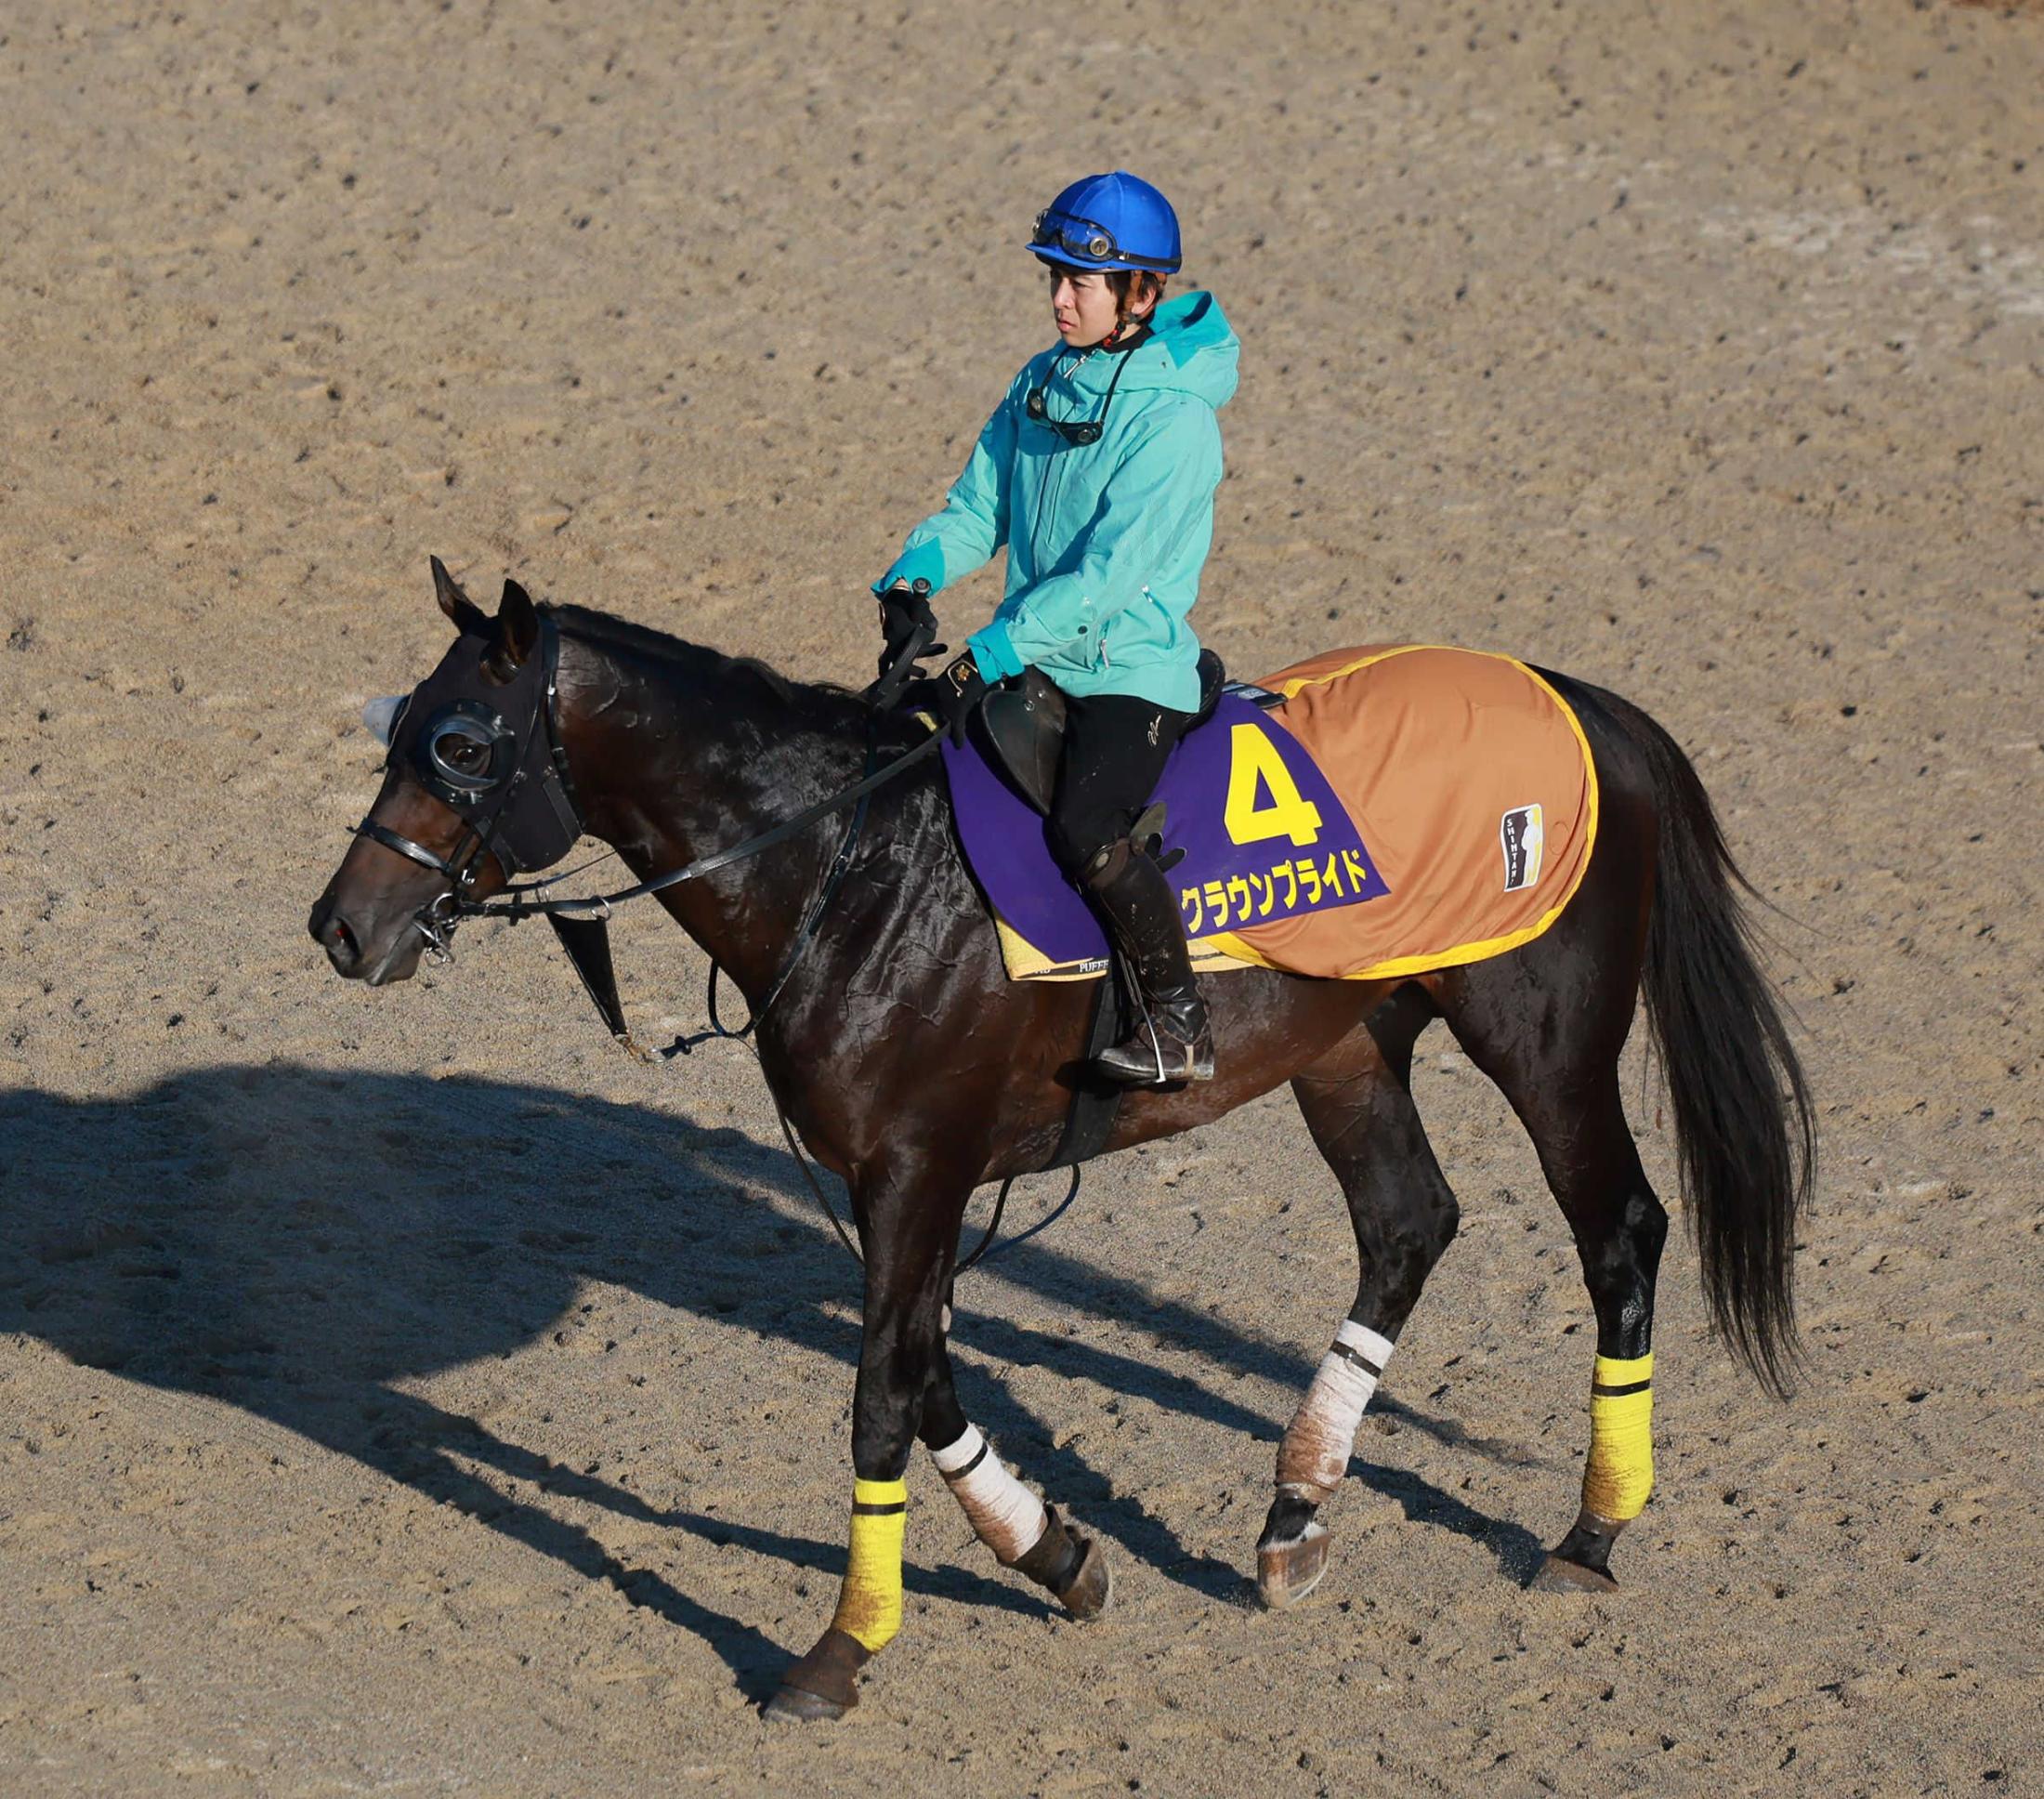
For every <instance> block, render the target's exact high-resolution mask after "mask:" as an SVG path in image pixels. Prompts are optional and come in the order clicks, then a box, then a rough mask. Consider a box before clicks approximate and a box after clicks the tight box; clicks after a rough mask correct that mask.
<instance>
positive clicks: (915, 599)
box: [869, 581, 945, 703]
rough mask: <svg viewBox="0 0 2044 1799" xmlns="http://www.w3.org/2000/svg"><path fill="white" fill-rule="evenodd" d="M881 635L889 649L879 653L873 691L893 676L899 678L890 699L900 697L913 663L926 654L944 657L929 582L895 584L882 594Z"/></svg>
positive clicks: (913, 671)
mask: <svg viewBox="0 0 2044 1799" xmlns="http://www.w3.org/2000/svg"><path fill="white" fill-rule="evenodd" d="M880 634H881V637H883V638H884V641H885V643H886V646H887V647H886V648H885V649H884V650H882V651H881V652H880V671H879V679H878V680H876V681H875V682H874V684H873V688H872V689H869V691H870V692H872V691H877V690H878V689H880V688H881V687H882V686H883V685H884V683H885V682H886V680H887V677H888V676H890V675H892V676H897V677H898V678H897V679H896V681H895V684H894V688H893V689H892V691H891V692H890V694H889V696H888V698H889V703H891V702H892V700H893V699H894V698H896V697H898V695H899V693H900V689H901V687H902V685H903V684H904V683H906V682H907V681H908V680H909V678H910V676H911V675H913V674H914V673H915V669H914V664H915V663H918V662H920V661H921V660H922V659H923V658H924V656H941V655H942V654H943V653H944V650H945V646H944V645H943V644H940V643H938V642H937V641H936V638H937V614H936V613H935V612H933V611H930V584H929V583H928V582H927V581H918V582H917V583H916V584H915V585H914V586H912V587H909V586H900V585H897V586H893V587H890V588H888V589H887V591H886V592H885V593H884V594H882V595H881V596H880Z"/></svg>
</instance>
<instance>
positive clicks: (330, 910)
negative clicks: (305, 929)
mask: <svg viewBox="0 0 2044 1799" xmlns="http://www.w3.org/2000/svg"><path fill="white" fill-rule="evenodd" d="M308 926H309V928H310V929H311V932H312V935H313V937H314V938H316V939H318V941H319V943H320V946H321V948H322V949H323V950H325V952H326V953H327V957H328V959H329V960H330V961H331V962H332V963H333V964H334V966H335V967H336V968H340V969H347V968H351V967H353V966H354V965H355V964H356V963H357V962H359V961H360V959H361V946H360V944H359V943H357V942H356V940H355V933H354V932H353V931H351V930H349V929H348V927H347V920H346V919H344V918H343V917H342V916H341V914H340V912H339V910H338V908H336V907H335V906H334V904H333V903H332V902H331V901H329V900H323V899H322V900H321V902H320V904H319V905H317V906H315V907H314V908H313V910H312V916H311V918H310V919H309V920H308Z"/></svg>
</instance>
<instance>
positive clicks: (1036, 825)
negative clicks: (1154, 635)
mask: <svg viewBox="0 0 2044 1799" xmlns="http://www.w3.org/2000/svg"><path fill="white" fill-rule="evenodd" d="M1259 686H1261V687H1262V688H1264V689H1268V690H1269V691H1270V692H1273V693H1275V694H1277V695H1278V696H1279V703H1277V705H1276V706H1275V707H1273V708H1271V709H1268V710H1266V709H1264V707H1261V706H1258V705H1256V704H1254V703H1251V701H1249V700H1247V699H1245V698H1242V697H1240V695H1238V694H1237V693H1233V692H1231V693H1229V694H1227V695H1225V696H1224V698H1223V699H1222V702H1221V704H1220V705H1219V707H1217V708H1216V710H1215V713H1214V716H1213V717H1212V720H1210V721H1209V722H1208V723H1207V724H1206V725H1204V726H1202V727H1201V728H1200V729H1199V730H1197V731H1194V732H1193V733H1191V734H1190V735H1189V736H1187V737H1186V739H1185V741H1184V742H1181V743H1180V744H1179V745H1178V747H1177V749H1176V750H1174V751H1173V755H1172V757H1171V760H1170V762H1169V763H1168V764H1167V766H1166V768H1165V771H1164V776H1163V780H1162V781H1161V782H1160V784H1159V787H1158V793H1157V797H1158V798H1159V799H1160V800H1162V801H1163V802H1164V805H1165V807H1166V813H1167V819H1166V827H1165V832H1164V847H1165V852H1166V855H1167V857H1168V856H1169V854H1170V852H1171V851H1173V850H1175V849H1182V850H1184V851H1185V852H1186V853H1185V856H1184V859H1183V860H1181V861H1179V862H1178V863H1177V864H1176V865H1175V866H1174V867H1173V869H1172V870H1171V875H1170V878H1171V881H1172V883H1173V888H1174V889H1175V891H1176V892H1177V895H1178V899H1179V904H1180V908H1181V914H1182V916H1183V918H1184V921H1185V924H1186V936H1187V938H1188V939H1189V940H1190V943H1191V947H1192V952H1193V963H1194V965H1195V966H1196V967H1198V968H1199V969H1200V970H1201V972H1203V973H1207V972H1215V971H1218V970H1220V969H1223V968H1227V967H1243V966H1249V965H1260V966H1264V967H1272V968H1282V969H1285V970H1287V971H1289V972H1291V973H1294V974H1301V975H1315V976H1320V977H1332V978H1345V979H1352V980H1373V979H1386V978H1395V977H1399V976H1405V975H1413V974H1422V973H1424V972H1426V971H1427V970H1429V969H1433V968H1444V967H1449V966H1453V965H1457V964H1460V963H1466V962H1476V961H1480V960H1482V959H1483V958H1484V957H1486V956H1492V955H1499V954H1501V953H1503V952H1505V951H1507V950H1511V949H1515V948H1516V947H1517V946H1518V945H1520V944H1522V943H1526V942H1528V941H1530V940H1531V939H1534V938H1536V937H1538V936H1539V935H1540V933H1541V932H1542V931H1544V930H1546V929H1547V928H1548V926H1550V925H1552V924H1553V922H1554V920H1555V918H1557V917H1558V916H1559V915H1560V913H1561V911H1562V908H1563V907H1564V906H1565V905H1566V903H1567V902H1568V899H1570V898H1571V896H1573V894H1574V893H1575V890H1576V888H1577V886H1579V884H1580V882H1581V880H1582V876H1583V873H1584V872H1585V870H1586V869H1587V868H1588V867H1589V863H1590V853H1591V848H1592V844H1593V842H1594V840H1595V836H1596V817H1597V783H1596V770H1595V767H1594V765H1593V763H1592V760H1591V755H1590V746H1589V744H1588V742H1586V741H1585V740H1584V738H1583V735H1582V731H1581V728H1580V727H1579V725H1578V723H1577V721H1576V717H1575V715H1574V714H1573V713H1572V712H1571V711H1570V710H1569V709H1568V707H1567V705H1566V703H1565V702H1564V701H1563V700H1562V699H1561V697H1560V695H1558V694H1557V693H1556V692H1555V691H1554V690H1553V688H1551V687H1550V686H1549V685H1548V684H1547V682H1546V681H1544V680H1542V679H1541V678H1540V676H1539V675H1538V674H1536V673H1535V672H1534V671H1533V670H1532V669H1530V668H1528V667H1526V664H1525V663H1519V662H1515V661H1513V659H1512V658H1510V657H1507V656H1500V655H1493V654H1488V653H1486V652H1483V651H1477V650H1454V649H1445V648H1437V647H1433V646H1428V645H1412V644H1408V645H1394V646H1389V647H1381V648H1373V649H1358V650H1333V651H1330V652H1329V653H1327V654H1325V655H1321V656H1317V657H1315V658H1313V659H1312V660H1311V661H1309V662H1304V663H1298V664H1296V665H1294V666H1293V667H1291V668H1288V669H1285V670H1282V671H1281V672H1280V673H1278V674H1277V675H1273V676H1269V677H1268V678H1267V679H1265V680H1264V681H1262V682H1261V683H1259ZM944 762H945V768H946V769H947V771H948V773H949V775H950V781H951V792H952V799H953V802H954V807H955V811H956V815H957V818H958V829H959V835H960V838H961V841H962V842H963V847H964V850H965V855H966V860H967V861H968V862H969V864H970V865H971V867H972V870H973V873H974V875H975V877H976V879H977V880H978V882H979V885H980V887H981V889H982V891H983V892H984V893H985V895H986V897H987V899H988V901H989V907H990V909H991V910H992V912H993V913H994V917H995V921H996V924H997V926H998V927H999V929H1000V934H1001V944H1002V956H1003V958H1004V961H1005V964H1006V967H1007V971H1008V974H1009V975H1010V977H1011V978H1015V979H1035V980H1042V979H1051V980H1057V979H1063V980H1072V979H1084V978H1092V977H1094V976H1097V975H1098V974H1099V973H1101V972H1102V971H1103V970H1104V969H1105V968H1106V966H1107V939H1106V936H1105V934H1104V932H1103V931H1102V929H1101V927H1100V925H1099V922H1098V920H1097V919H1096V918H1095V917H1094V913H1093V911H1092V909H1091V908H1090V907H1089V906H1087V904H1086V903H1085V901H1084V900H1083V899H1081V897H1080V896H1079V895H1078V893H1076V892H1075V891H1074V890H1073V889H1072V887H1071V886H1069V885H1068V884H1067V883H1066V881H1065V880H1064V879H1063V877H1062V876H1061V875H1060V874H1059V873H1058V872H1057V869H1056V866H1055V863H1054V862H1053V860H1051V855H1050V850H1049V847H1048V846H1047V844H1046V843H1045V841H1044V836H1043V821H1042V819H1040V818H1039V817H1038V816H1037V815H1036V813H1035V812H1034V811H1033V810H1032V809H1031V808H1029V805H1028V804H1027V802H1025V801H1024V800H1022V799H1021V798H1020V797H1019V796H1018V795H1017V794H1015V793H1014V792H1013V791H1012V790H1011V789H1010V788H1009V787H1008V785H1007V783H1006V782H1005V781H1004V780H1003V778H1002V776H1001V775H1000V774H998V773H996V772H995V771H994V770H993V769H991V768H989V767H988V766H987V764H986V763H985V762H984V761H983V760H982V759H981V757H980V755H979V754H978V752H977V751H976V749H974V748H972V747H970V746H968V747H966V748H965V749H963V750H959V749H956V748H953V747H951V746H950V745H947V746H946V748H945V751H944Z"/></svg>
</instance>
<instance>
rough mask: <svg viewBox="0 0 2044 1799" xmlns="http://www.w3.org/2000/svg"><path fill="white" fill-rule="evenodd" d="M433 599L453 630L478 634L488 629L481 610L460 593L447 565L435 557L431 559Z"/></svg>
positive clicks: (459, 587) (458, 586) (459, 586)
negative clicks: (447, 618) (476, 632)
mask: <svg viewBox="0 0 2044 1799" xmlns="http://www.w3.org/2000/svg"><path fill="white" fill-rule="evenodd" d="M433 597H434V598H435V599H437V600H439V603H440V611H443V612H445V613H446V614H447V616H448V617H449V618H451V619H452V620H453V622H454V628H455V630H457V631H478V632H480V631H487V630H488V629H489V628H490V621H489V620H488V619H487V618H485V617H484V616H483V614H482V609H481V608H480V607H479V606H478V605H477V604H476V603H475V601H474V600H472V599H470V598H469V597H468V596H467V595H466V594H465V593H463V592H462V590H461V584H460V583H459V582H457V581H456V580H455V579H454V577H453V576H452V575H451V574H449V573H448V571H447V564H446V563H444V562H442V561H441V560H440V558H439V557H437V556H436V557H434V558H433Z"/></svg>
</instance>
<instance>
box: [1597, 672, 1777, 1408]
mask: <svg viewBox="0 0 2044 1799" xmlns="http://www.w3.org/2000/svg"><path fill="white" fill-rule="evenodd" d="M1600 697H1603V696H1600ZM1611 697H1612V698H1615V696H1611ZM1609 709H1610V711H1611V713H1612V714H1613V716H1615V717H1616V719H1617V721H1618V724H1619V726H1620V728H1621V729H1623V730H1624V731H1625V733H1626V735H1627V736H1628V737H1630V738H1631V740H1632V742H1633V743H1634V744H1635V745H1636V746H1637V747H1638V749H1639V750H1640V752H1641V754H1642V755H1644V758H1645V762H1646V767H1647V771H1648V773H1649V775H1650V776H1651V778H1652V781H1653V786H1654V798H1655V802H1656V807H1657V810H1658V812H1659V815H1660V846H1659V851H1658V855H1657V864H1656V876H1655V886H1654V909H1653V913H1652V914H1651V917H1650V918H1649V921H1648V925H1647V939H1646V961H1645V966H1644V975H1643V984H1644V989H1645V996H1646V1016H1647V1020H1648V1022H1649V1024H1650V1025H1651V1026H1652V1027H1653V1031H1654V1037H1655V1041H1656V1042H1657V1044H1659V1046H1660V1053H1661V1060H1662V1064H1663V1067H1664V1068H1665V1070H1666V1072H1667V1079H1668V1090H1669V1096H1670V1097H1671V1100H1672V1102H1673V1105H1674V1112H1675V1137H1676V1144H1677V1149H1678V1152H1679V1163H1680V1168H1681V1174H1682V1186H1683V1191H1684V1194H1685V1195H1686V1197H1687V1199H1688V1202H1689V1216H1690V1221H1691V1229H1692V1231H1693V1232H1694V1234H1695V1237H1696V1241H1697V1253H1698V1256H1699V1258H1700V1260H1701V1262H1702V1264H1703V1287H1704V1294H1705V1297H1706V1298H1707V1300H1708V1301H1709V1304H1710V1316H1711V1320H1712V1321H1713V1323H1714V1324H1715V1325H1716V1326H1717V1329H1718V1331H1719V1333H1721V1334H1722V1335H1723V1336H1725V1337H1727V1338H1728V1339H1730V1341H1731V1343H1732V1344H1733V1346H1734V1347H1736V1349H1737V1351H1738V1353H1739V1355H1740V1357H1741V1359H1743V1360H1744V1361H1745V1362H1746V1363H1747V1365H1748V1366H1749V1368H1751V1369H1752V1371H1753V1372H1754V1374H1755V1375H1756V1376H1757V1377H1758V1378H1759V1380H1760V1382H1761V1384H1762V1385H1763V1386H1765V1387H1767V1388H1768V1389H1769V1390H1770V1391H1771V1392H1773V1393H1775V1394H1777V1395H1781V1396H1784V1397H1786V1395H1787V1393H1788V1386H1789V1377H1790V1376H1791V1374H1792V1373H1793V1372H1794V1370H1795V1367H1796V1364H1797V1362H1798V1361H1799V1360H1800V1359H1801V1352H1800V1350H1799V1348H1798V1346H1797V1344H1796V1340H1795V1296H1794V1278H1795V1268H1794V1255H1795V1230H1796V1215H1797V1213H1798V1212H1799V1210H1800V1209H1801V1208H1802V1205H1803V1204H1804V1202H1806V1201H1807V1199H1808V1197H1809V1192H1810V1182H1811V1176H1812V1174H1813V1172H1814V1169H1815V1161H1816V1124H1815V1119H1814V1117H1813V1115H1812V1112H1811V1108H1810V1091H1809V1087H1808V1085H1807V1084H1806V1083H1805V1082H1804V1080H1803V1075H1802V1065H1801V1064H1800V1063H1799V1062H1798V1061H1797V1059H1796V1053H1795V1049H1794V1047H1793V1045H1792V1044H1790V1042H1789V1040H1788V1027H1787V1025H1786V1024H1785V1023H1784V1022H1783V1019H1782V1015H1781V1009H1780V1007H1779V1006H1778V1005H1776V1004H1775V995H1774V993H1773V991H1772V990H1771V989H1770V988H1769V986H1768V984H1767V981H1766V979H1765V978H1764V977H1762V974H1761V971H1760V968H1759V966H1758V965H1757V964H1756V963H1755V961H1754V956H1753V944H1752V932H1751V926H1750V925H1749V922H1748V920H1747V917H1746V913H1745V909H1744V908H1743V907H1742V906H1741V904H1740V902H1739V897H1738V894H1737V892H1736V890H1735V888H1736V887H1744V888H1745V889H1746V890H1747V892H1749V893H1751V894H1753V895H1754V897H1755V898H1756V899H1757V898H1759V895H1758V893H1757V891H1756V890H1755V889H1754V887H1753V886H1752V884H1751V883H1750V882H1749V881H1748V880H1747V879H1746V877H1745V876H1744V875H1743V874H1741V873H1739V871H1738V868H1737V865H1736V863H1735V862H1734V861H1733V860H1732V852H1731V851H1730V850H1729V849H1727V848H1726V847H1725V843H1724V834H1723V832H1722V831H1721V830H1720V829H1719V827H1718V821H1717V814H1716V813H1715V812H1714V811H1713V810H1712V808H1711V805H1710V795H1709V794H1707V793H1705V792H1704V787H1703V782H1702V781H1701V780H1700V779H1699V778H1698V777H1697V771H1696V768H1694V767H1693V766H1692V765H1691V763H1690V760H1689V758H1688V757H1687V756H1686V755H1684V754H1683V752H1682V747H1681V745H1679V744H1678V743H1677V742H1675V740H1674V739H1673V738H1672V737H1671V736H1670V735H1669V734H1668V733H1667V731H1665V730H1664V729H1661V727H1660V726H1659V725H1657V724H1656V723H1655V722H1654V720H1653V719H1651V718H1649V717H1648V716H1646V714H1645V713H1644V712H1642V711H1640V710H1639V708H1638V707H1636V706H1633V705H1631V704H1629V703H1626V702H1624V701H1617V702H1616V703H1613V704H1611V705H1610V707H1609ZM1785 1090H1786V1091H1785Z"/></svg>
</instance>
